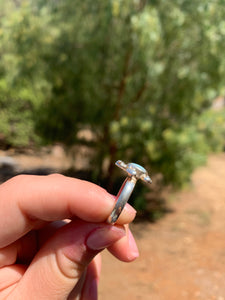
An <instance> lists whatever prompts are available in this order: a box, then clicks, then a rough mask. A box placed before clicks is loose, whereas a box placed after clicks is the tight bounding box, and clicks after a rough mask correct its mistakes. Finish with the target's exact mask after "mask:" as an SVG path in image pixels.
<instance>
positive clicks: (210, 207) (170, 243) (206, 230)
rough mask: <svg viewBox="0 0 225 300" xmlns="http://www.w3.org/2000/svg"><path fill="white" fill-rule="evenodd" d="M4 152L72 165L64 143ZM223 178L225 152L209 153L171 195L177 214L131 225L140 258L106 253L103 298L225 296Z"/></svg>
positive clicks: (201, 299) (30, 161) (25, 163)
mask: <svg viewBox="0 0 225 300" xmlns="http://www.w3.org/2000/svg"><path fill="white" fill-rule="evenodd" d="M5 155H8V156H10V157H12V158H13V159H14V160H15V162H16V163H17V164H18V165H19V167H20V168H22V169H27V168H37V169H38V168H40V167H41V168H43V167H44V168H45V167H50V168H51V167H53V168H54V169H56V170H57V169H58V170H60V169H62V168H65V167H68V166H69V163H68V161H66V160H65V157H64V153H63V152H62V150H61V149H60V147H58V148H57V147H56V148H55V149H53V152H51V153H48V152H46V153H44V154H42V155H39V156H37V155H34V154H32V153H31V154H30V155H23V154H21V155H17V154H15V153H10V152H7V153H3V152H0V157H2V156H5ZM84 155H86V154H85V153H84ZM0 175H1V174H0ZM224 178H225V153H223V154H219V155H213V156H210V157H209V160H208V164H207V166H205V167H202V168H199V169H198V170H196V172H195V173H194V174H193V185H192V187H191V188H189V189H188V190H185V191H182V192H179V193H176V194H171V195H169V196H168V198H167V201H168V203H169V206H170V207H171V208H172V209H173V213H171V214H167V215H166V216H165V217H164V218H163V219H161V220H160V221H158V222H157V223H156V224H152V223H148V222H142V223H136V224H135V223H134V224H132V226H131V227H132V230H133V232H134V235H135V237H136V240H137V244H138V247H139V250H140V258H138V259H137V260H136V261H135V262H133V263H130V264H127V263H122V262H120V261H117V260H116V259H115V258H113V257H112V256H111V255H110V254H109V253H108V252H107V251H105V252H104V253H103V267H102V278H101V280H100V288H99V299H100V300H114V299H118V300H182V299H184V300H187V299H188V300H209V299H215V300H225V183H224Z"/></svg>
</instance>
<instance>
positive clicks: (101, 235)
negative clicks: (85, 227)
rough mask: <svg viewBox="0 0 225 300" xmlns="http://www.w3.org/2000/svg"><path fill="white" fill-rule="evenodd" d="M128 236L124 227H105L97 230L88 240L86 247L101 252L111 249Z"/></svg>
mask: <svg viewBox="0 0 225 300" xmlns="http://www.w3.org/2000/svg"><path fill="white" fill-rule="evenodd" d="M125 235H126V232H125V230H124V229H123V228H122V227H116V226H110V225H109V226H105V227H100V228H97V229H95V230H94V231H92V232H91V233H90V235H89V236H88V238H87V240H86V245H87V247H88V248H90V249H92V250H101V249H104V248H107V247H109V246H110V245H111V244H113V243H115V242H116V241H118V240H119V239H121V238H122V237H124V236H125Z"/></svg>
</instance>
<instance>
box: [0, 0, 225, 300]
mask: <svg viewBox="0 0 225 300" xmlns="http://www.w3.org/2000/svg"><path fill="white" fill-rule="evenodd" d="M224 16H225V0H195V1H189V0H167V1H166V0H108V1H103V0H95V1H93V0H73V1H72V0H67V1H65V0H49V1H43V0H26V1H25V0H8V1H4V0H0V181H1V182H3V181H5V180H7V179H9V178H10V177H12V176H15V175H17V174H20V173H27V174H40V175H47V174H50V173H53V172H59V173H62V174H65V175H67V176H74V177H78V178H81V179H85V180H89V181H92V182H94V183H96V184H99V185H101V186H103V187H104V188H106V189H107V190H108V191H110V192H111V193H114V194H116V193H117V192H118V190H119V187H120V186H121V184H122V182H123V180H124V176H125V173H123V172H122V171H121V170H120V169H118V168H117V167H116V166H115V161H116V160H118V159H121V160H123V161H124V162H131V161H132V162H135V163H138V164H141V165H142V166H144V168H146V169H147V170H148V171H149V174H150V176H151V178H152V180H153V184H152V185H150V186H147V185H146V184H142V183H138V185H137V187H136V189H135V192H134V194H133V195H132V198H131V201H130V203H131V204H132V205H133V206H134V207H135V208H136V209H137V211H138V213H137V218H136V221H135V222H134V224H132V226H131V228H132V229H133V232H134V235H135V237H136V239H137V244H138V247H139V251H140V258H138V259H137V261H135V262H134V263H131V264H125V263H122V262H119V261H116V259H115V258H113V257H112V256H111V255H110V254H108V253H107V252H106V253H104V254H103V266H102V273H103V276H102V279H101V280H100V289H99V299H100V300H103V299H104V300H105V299H107V300H111V299H120V300H128V299H129V300H135V299H137V300H139V299H143V300H144V299H149V300H150V299H152V300H178V299H179V300H180V299H191V300H192V299H193V300H195V299H196V300H198V299H202V300H203V299H204V300H207V299H215V300H225V284H224V277H225V271H224V264H225V244H224V241H225V184H224V178H225V153H224V149H225V18H224Z"/></svg>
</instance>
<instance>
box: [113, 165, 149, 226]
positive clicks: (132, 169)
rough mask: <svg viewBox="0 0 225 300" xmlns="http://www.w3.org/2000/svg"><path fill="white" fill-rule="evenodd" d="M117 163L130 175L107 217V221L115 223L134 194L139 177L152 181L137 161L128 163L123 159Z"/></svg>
mask: <svg viewBox="0 0 225 300" xmlns="http://www.w3.org/2000/svg"><path fill="white" fill-rule="evenodd" d="M116 165H117V166H118V167H119V168H121V169H123V170H124V171H126V172H127V174H128V177H127V178H126V179H125V181H124V183H123V184H122V186H121V188H120V190H119V192H118V194H117V197H116V204H115V206H114V208H113V210H112V212H111V214H110V216H109V217H108V219H107V223H109V224H115V222H116V221H117V219H118V218H119V216H120V214H121V212H122V210H123V208H124V206H125V205H126V203H127V201H128V200H129V198H130V195H131V194H132V192H133V190H134V187H135V184H136V182H137V180H138V179H141V180H143V181H145V182H147V183H152V180H151V178H150V177H149V175H148V173H147V171H146V170H145V169H144V168H143V167H142V166H140V165H138V164H135V163H128V164H125V163H124V162H123V161H121V160H118V161H117V162H116Z"/></svg>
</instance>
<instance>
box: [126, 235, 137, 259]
mask: <svg viewBox="0 0 225 300" xmlns="http://www.w3.org/2000/svg"><path fill="white" fill-rule="evenodd" d="M128 244H129V249H130V251H129V255H130V259H132V260H134V259H136V258H137V257H139V251H138V247H137V244H136V242H135V239H134V237H133V235H132V233H131V231H130V230H128Z"/></svg>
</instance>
